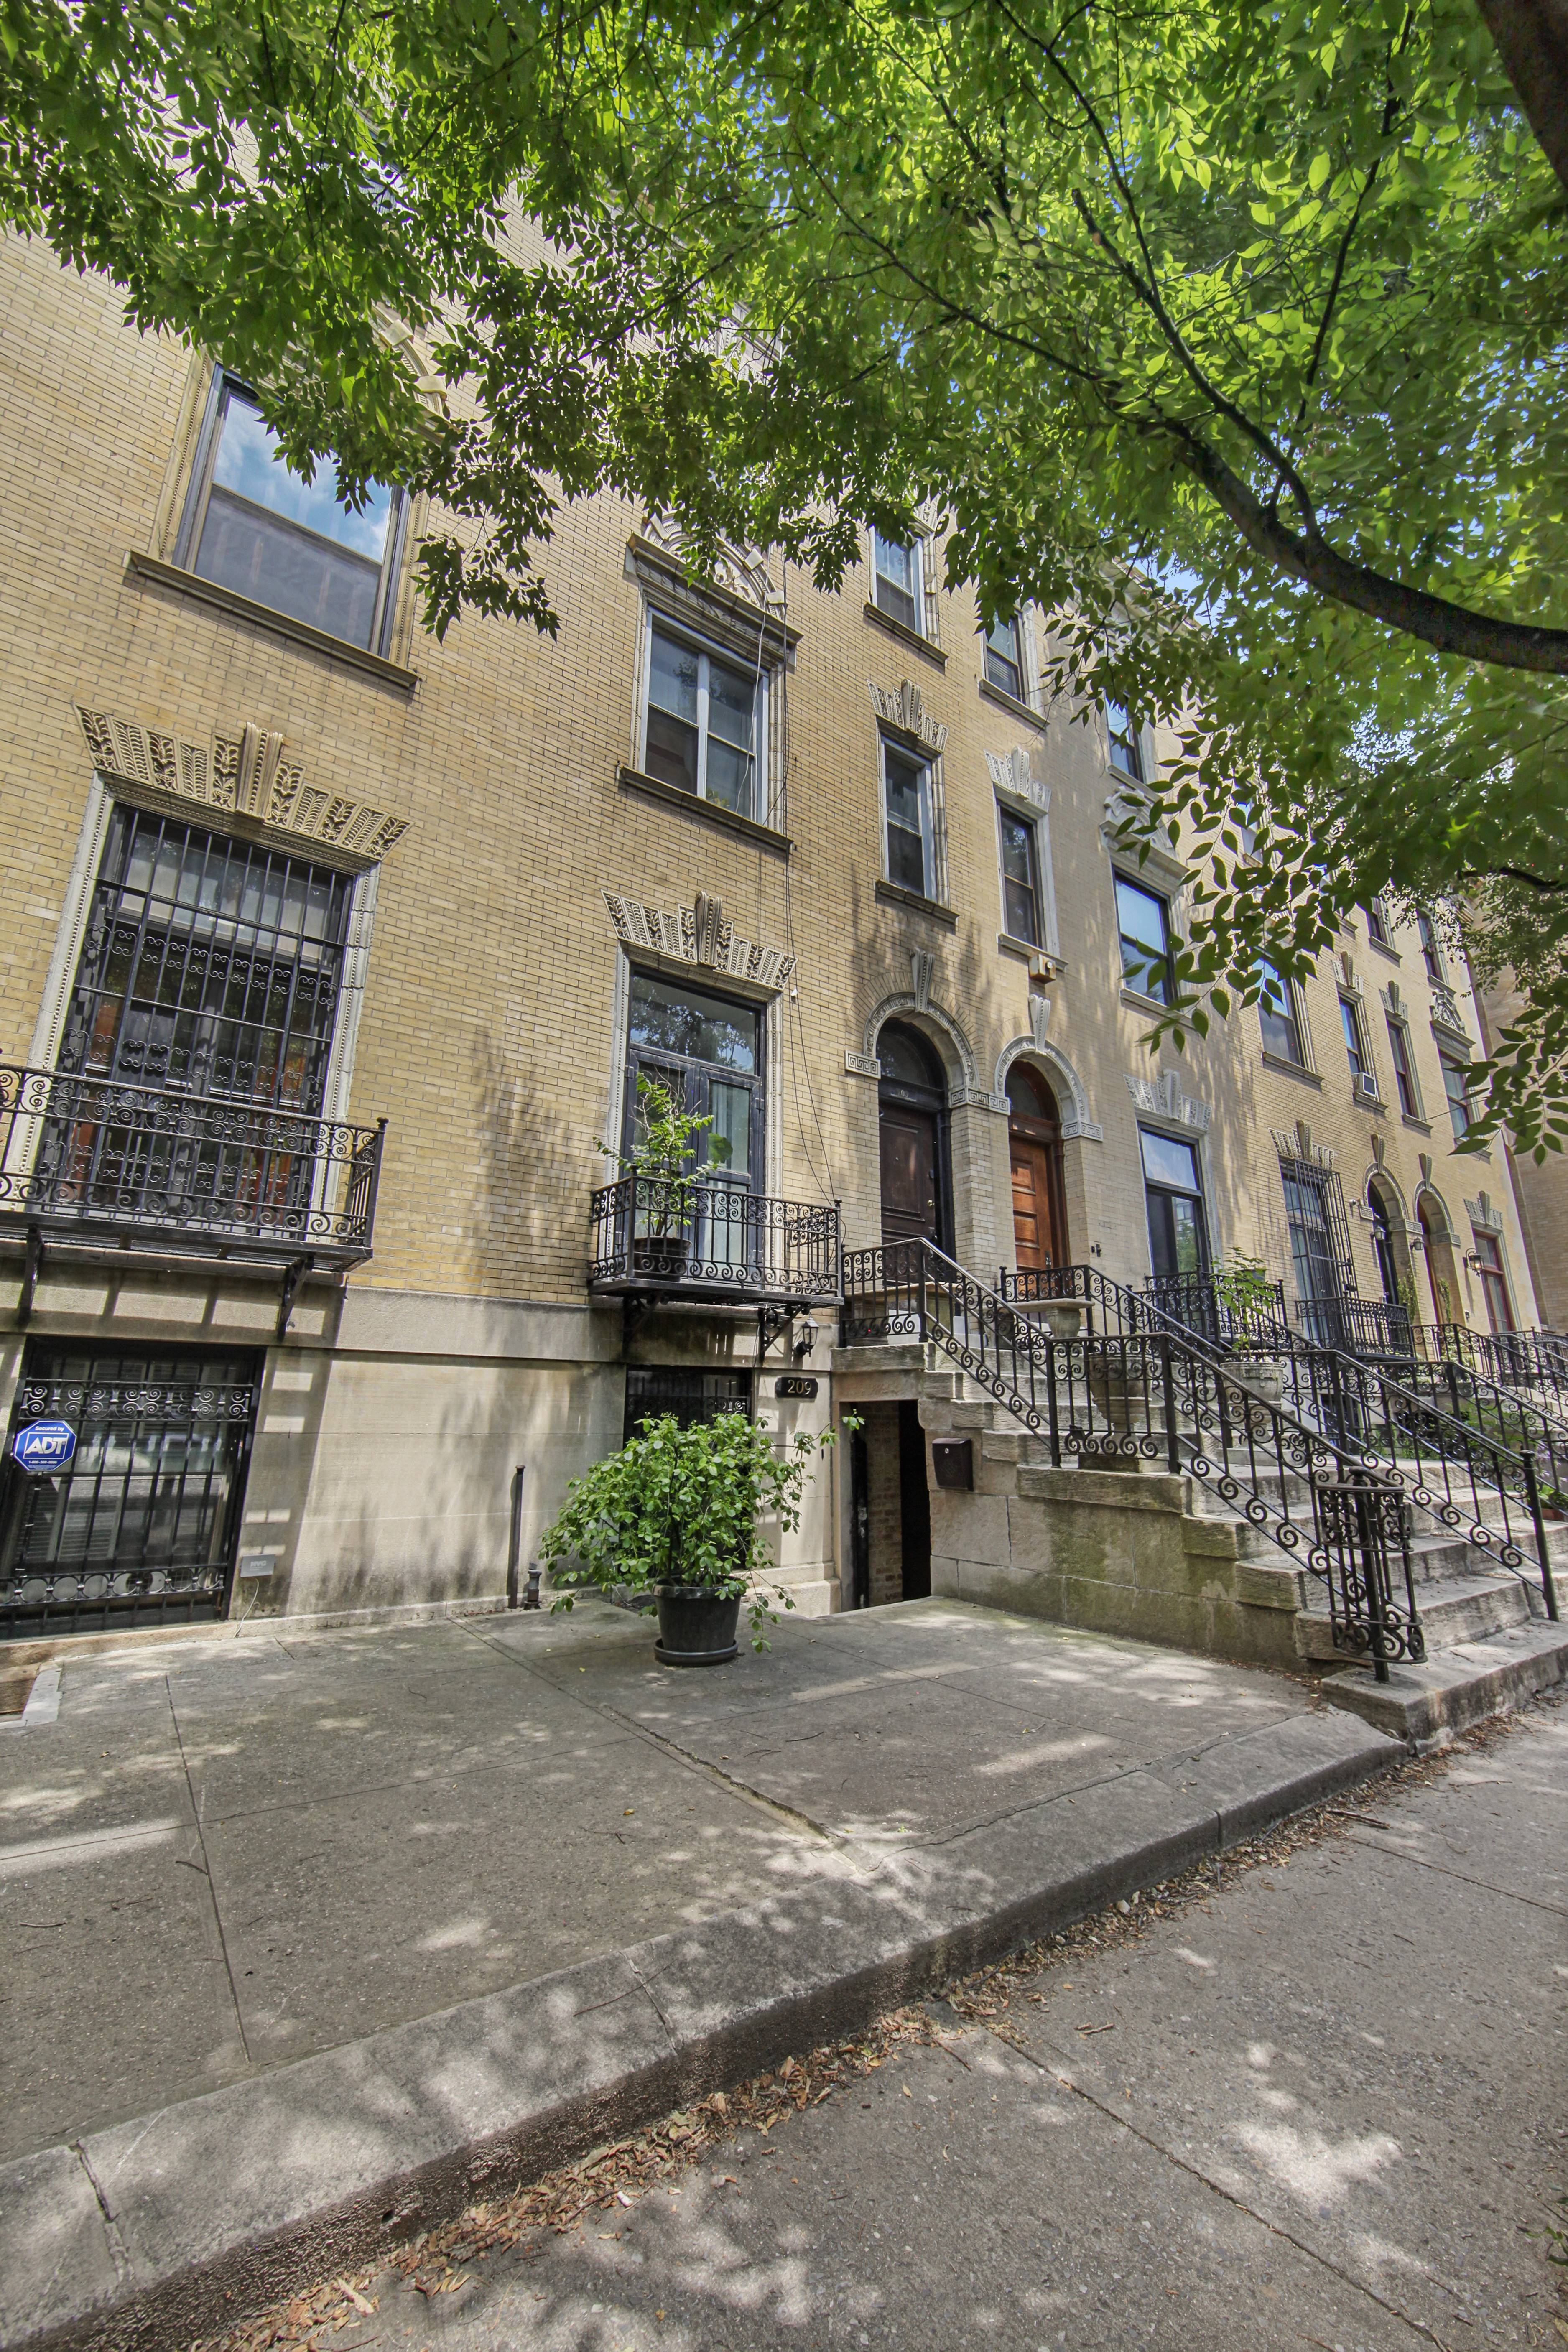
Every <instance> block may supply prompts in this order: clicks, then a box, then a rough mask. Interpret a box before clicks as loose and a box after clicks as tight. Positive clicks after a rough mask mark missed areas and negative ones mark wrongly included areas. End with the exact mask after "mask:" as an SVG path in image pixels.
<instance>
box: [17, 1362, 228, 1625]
mask: <svg viewBox="0 0 1568 2352" xmlns="http://www.w3.org/2000/svg"><path fill="white" fill-rule="evenodd" d="M261 1369H262V1358H261V1356H260V1355H259V1354H258V1353H257V1352H255V1351H253V1350H246V1351H245V1352H244V1353H234V1354H229V1353H225V1354H221V1355H220V1354H216V1353H213V1352H209V1351H207V1350H205V1349H178V1350H175V1349H159V1350H156V1351H153V1350H148V1349H101V1350H100V1349H91V1348H84V1347H82V1346H81V1345H80V1344H79V1342H73V1341H70V1340H61V1339H30V1340H29V1341H28V1342H27V1350H26V1357H25V1359H24V1361H23V1367H22V1378H21V1380H20V1381H19V1382H18V1384H17V1388H16V1404H15V1406H14V1408H13V1411H12V1415H11V1427H10V1431H9V1433H8V1434H7V1437H6V1440H5V1464H4V1466H3V1468H0V1638H4V1639H9V1640H13V1641H15V1640H18V1639H23V1638H26V1637H30V1636H36V1635H38V1634H44V1633H100V1632H105V1631H110V1630H113V1631H115V1632H118V1631H119V1630H120V1629H121V1628H122V1627H126V1628H129V1627H132V1626H137V1625H183V1624H189V1623H191V1622H194V1621H195V1620H197V1619H201V1618H210V1617H221V1616H223V1615H224V1614H225V1612H226V1610H227V1607H228V1595H229V1587H230V1585H231V1583H232V1581H233V1578H234V1563H235V1554H236V1550H237V1544H238V1538H239V1520H240V1510H241V1507H242V1505H243V1502H244V1498H245V1474H246V1467H247V1463H248V1461H249V1458H250V1442H251V1436H252V1433H253V1432H254V1429H255V1426H256V1405H257V1399H258V1395H259V1392H260V1387H261ZM37 1422H52V1423H63V1424H64V1425H65V1426H66V1427H67V1428H68V1429H69V1430H70V1431H71V1432H72V1433H73V1434H74V1436H75V1440H76V1445H75V1451H74V1452H73V1453H72V1454H71V1456H70V1459H69V1461H68V1463H67V1464H66V1465H65V1466H64V1467H63V1468H62V1469H58V1470H53V1469H50V1470H45V1471H43V1472H41V1473H39V1474H37V1475H29V1473H28V1472H27V1471H26V1470H25V1469H24V1468H23V1467H22V1465H21V1464H20V1463H18V1462H17V1461H16V1456H15V1453H14V1450H13V1449H14V1447H15V1444H16V1437H17V1435H18V1433H20V1432H21V1431H23V1430H25V1429H27V1428H29V1427H31V1426H32V1424H33V1423H37Z"/></svg>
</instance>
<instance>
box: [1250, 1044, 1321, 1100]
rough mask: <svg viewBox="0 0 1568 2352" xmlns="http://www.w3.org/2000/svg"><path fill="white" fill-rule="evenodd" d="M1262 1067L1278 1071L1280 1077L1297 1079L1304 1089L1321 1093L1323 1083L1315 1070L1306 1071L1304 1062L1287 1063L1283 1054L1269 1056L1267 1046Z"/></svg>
mask: <svg viewBox="0 0 1568 2352" xmlns="http://www.w3.org/2000/svg"><path fill="white" fill-rule="evenodd" d="M1263 1066H1264V1068H1265V1069H1266V1070H1278V1071H1279V1074H1280V1076H1282V1077H1287V1078H1299V1079H1300V1082H1301V1084H1302V1085H1303V1086H1304V1087H1314V1088H1315V1089H1316V1091H1317V1092H1318V1093H1319V1094H1321V1093H1322V1091H1323V1082H1322V1080H1321V1077H1320V1076H1318V1073H1317V1072H1316V1070H1310V1069H1308V1067H1307V1066H1306V1064H1305V1063H1304V1062H1288V1061H1287V1060H1286V1059H1285V1056H1284V1055H1283V1054H1271V1053H1269V1051H1268V1048H1267V1046H1266V1047H1265V1048H1264V1053H1263Z"/></svg>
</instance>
